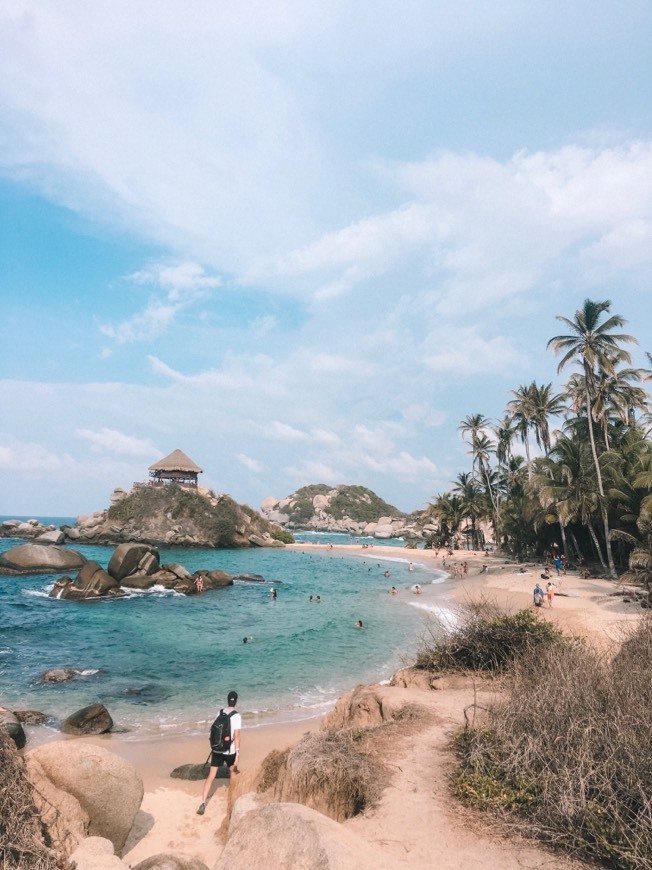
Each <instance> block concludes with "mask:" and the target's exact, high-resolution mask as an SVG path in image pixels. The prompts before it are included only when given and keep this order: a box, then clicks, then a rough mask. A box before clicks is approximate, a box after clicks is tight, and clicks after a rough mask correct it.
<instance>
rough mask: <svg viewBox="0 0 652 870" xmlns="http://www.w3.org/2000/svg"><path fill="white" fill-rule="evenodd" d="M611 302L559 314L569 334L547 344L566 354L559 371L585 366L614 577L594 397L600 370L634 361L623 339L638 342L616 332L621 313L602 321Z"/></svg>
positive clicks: (608, 370)
mask: <svg viewBox="0 0 652 870" xmlns="http://www.w3.org/2000/svg"><path fill="white" fill-rule="evenodd" d="M610 308H611V302H610V301H609V300H605V301H604V302H593V301H592V300H591V299H586V300H585V301H584V305H583V307H582V308H581V309H579V310H578V311H576V312H575V318H574V320H569V319H568V318H567V317H563V316H562V315H557V320H560V321H561V322H562V323H564V324H565V325H566V326H567V327H568V328H569V329H570V333H569V334H566V335H557V336H555V337H554V338H551V339H550V341H549V342H548V347H551V348H552V350H553V352H554V353H555V354H557V353H560V352H563V354H564V356H563V357H562V359H561V362H560V363H559V365H558V367H557V371H558V372H560V371H561V370H562V369H563V368H564V367H565V366H566V364H567V363H569V362H575V363H578V364H579V365H581V366H582V370H583V374H584V389H585V401H586V416H587V420H588V430H589V440H590V443H591V454H592V456H593V463H594V465H595V473H596V477H597V482H598V491H599V493H600V498H601V510H602V520H603V525H604V534H605V541H606V551H607V561H608V563H609V573H610V575H611V576H612V577H613V578H615V577H616V569H615V566H614V561H613V554H612V552H611V541H610V535H609V516H608V513H607V503H606V498H605V492H604V485H603V482H602V473H601V470H600V462H599V459H598V451H597V448H596V444H595V433H594V431H593V405H592V402H593V397H594V395H595V392H596V383H597V379H598V377H599V375H600V372H606V373H608V374H612V373H613V372H614V370H615V363H616V362H625V361H626V362H628V363H631V357H630V355H629V353H628V352H627V351H625V350H623V348H622V347H621V346H620V345H621V343H623V342H636V339H635V338H634V337H633V336H631V335H626V334H624V333H617V334H614V333H613V330H614V329H620V328H621V327H622V326H623V325H624V323H625V321H624V319H623V318H622V317H621V316H620V315H618V314H612V315H611V317H608V318H607V319H606V320H605V321H604V322H602V323H601V322H600V320H601V318H602V315H603V314H606V313H608V312H609V309H610Z"/></svg>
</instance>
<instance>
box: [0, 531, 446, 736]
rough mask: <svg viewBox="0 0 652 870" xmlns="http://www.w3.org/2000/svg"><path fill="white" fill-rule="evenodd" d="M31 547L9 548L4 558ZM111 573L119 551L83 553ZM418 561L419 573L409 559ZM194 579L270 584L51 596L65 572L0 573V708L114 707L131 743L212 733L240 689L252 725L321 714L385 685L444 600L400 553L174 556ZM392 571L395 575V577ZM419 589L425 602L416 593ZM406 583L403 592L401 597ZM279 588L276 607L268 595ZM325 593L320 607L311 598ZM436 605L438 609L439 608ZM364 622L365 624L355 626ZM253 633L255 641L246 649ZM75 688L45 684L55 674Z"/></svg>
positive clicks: (191, 552) (428, 576)
mask: <svg viewBox="0 0 652 870" xmlns="http://www.w3.org/2000/svg"><path fill="white" fill-rule="evenodd" d="M19 543H22V542H21V541H17V540H3V541H0V552H3V551H5V550H7V549H9V548H10V547H12V546H16V545H17V544H19ZM79 549H80V550H81V552H83V554H84V555H85V556H86V557H87V558H88V559H95V560H96V561H98V562H99V563H100V564H101V565H103V566H106V565H107V564H108V560H109V558H110V556H111V554H112V552H113V548H112V547H99V546H84V547H80V548H79ZM411 559H413V560H414V571H412V572H410V571H409V562H410V560H411ZM161 561H162V562H179V563H180V564H182V565H184V566H185V567H187V568H188V569H189V570H190V571H195V570H198V569H205V570H209V569H223V570H225V571H228V572H230V573H232V574H240V573H255V574H260V575H262V576H263V577H265V579H266V582H265V583H251V582H244V581H239V582H236V583H235V585H234V586H231V587H226V588H224V589H220V590H216V591H213V592H206V593H203V594H202V595H198V596H191V597H186V596H183V595H178V594H176V593H173V592H171V591H166V590H163V589H154V590H151V591H147V592H140V591H135V590H134V591H133V592H131V593H130V594H129V596H128V597H127V598H124V599H119V600H112V601H95V602H72V601H58V600H55V599H51V598H48V597H47V593H48V591H49V589H50V588H51V586H52V583H53V582H54V579H55V576H56V575H28V576H23V577H0V704H2V705H3V706H6V707H9V708H10V709H37V710H41V711H43V712H45V713H47V714H49V715H52V716H53V717H55V718H62V717H65V716H67V715H68V714H70V713H71V712H73V711H74V710H76V709H78V708H80V707H83V706H86V705H87V704H90V703H93V702H95V701H101V702H102V703H104V704H106V706H107V707H108V709H109V710H110V712H111V714H112V716H113V718H114V720H115V721H116V723H117V724H119V725H121V726H125V727H126V728H128V729H130V731H129V737H130V739H139V738H144V737H147V738H151V737H153V736H157V735H160V736H172V735H182V734H183V735H187V736H189V735H192V734H204V733H205V731H206V728H207V725H208V723H209V722H210V721H211V720H212V718H213V715H214V711H215V707H216V706H219V704H220V703H223V701H224V699H225V697H226V693H227V692H228V691H229V690H230V689H231V688H235V689H236V690H237V691H238V692H239V694H240V704H239V707H240V709H241V710H242V712H243V714H244V717H245V720H246V721H247V723H248V724H249V725H250V726H255V725H260V724H266V723H271V722H279V721H289V720H297V719H302V718H310V717H313V716H317V715H320V714H321V713H323V712H325V711H326V710H328V709H329V708H330V707H332V705H333V703H334V701H335V699H336V698H337V697H338V695H339V694H341V692H342V691H344V690H346V689H348V688H350V687H352V686H353V685H356V684H357V683H358V682H366V681H378V680H383V679H388V678H389V677H390V676H391V674H392V673H393V672H394V671H395V670H396V669H397V668H399V667H401V666H402V665H403V664H404V663H405V661H406V659H410V657H411V656H412V655H413V654H414V651H415V649H416V646H417V643H418V639H419V637H420V636H421V634H422V632H423V630H424V627H425V623H426V621H427V620H428V619H429V617H431V615H432V613H433V612H437V610H438V609H440V605H441V604H442V600H441V590H442V587H441V585H440V584H441V583H442V582H443V580H444V579H445V575H444V574H443V573H442V572H439V571H436V570H433V569H432V568H426V567H425V566H422V565H420V564H419V563H418V553H414V552H413V551H408V550H404V549H400V548H398V547H397V548H396V556H394V555H393V554H392V555H391V556H388V555H376V554H375V553H374V552H373V549H371V550H366V549H365V550H361V549H360V547H359V546H356V547H355V548H354V547H352V553H351V556H348V554H347V555H344V556H343V555H341V554H340V553H339V552H331V551H328V550H324V549H322V548H320V549H317V548H315V551H314V552H310V547H309V545H308V546H307V547H306V550H305V551H301V550H296V549H287V550H228V551H224V550H222V551H216V550H202V549H179V548H175V549H166V550H162V551H161ZM386 570H389V571H390V573H391V576H390V577H389V578H387V577H385V576H384V572H385V571H386ZM415 582H418V583H420V584H421V586H422V588H423V594H422V595H421V596H419V598H418V600H417V599H416V596H414V595H413V594H412V593H411V591H410V588H411V586H412V585H413V584H414V583H415ZM391 585H396V586H397V587H398V588H399V590H400V592H399V595H398V596H391V595H389V594H388V590H389V588H390V587H391ZM272 586H273V587H274V588H275V589H276V590H277V595H278V597H277V598H276V599H273V598H272V597H271V594H270V589H271V587H272ZM310 595H313V596H317V595H320V596H321V598H322V602H321V604H316V603H312V604H311V603H309V596H310ZM438 602H439V603H438ZM358 619H361V620H362V621H363V624H364V630H363V631H359V630H356V629H355V627H354V624H355V621H356V620H358ZM243 637H248V638H252V639H251V640H250V641H249V642H248V643H246V644H245V643H243ZM58 667H72V668H77V669H79V670H80V671H81V672H82V673H81V674H80V675H79V676H78V677H77V678H76V679H75V680H73V681H70V682H67V683H62V684H42V683H40V682H39V676H40V674H42V673H43V671H45V670H48V669H50V668H58Z"/></svg>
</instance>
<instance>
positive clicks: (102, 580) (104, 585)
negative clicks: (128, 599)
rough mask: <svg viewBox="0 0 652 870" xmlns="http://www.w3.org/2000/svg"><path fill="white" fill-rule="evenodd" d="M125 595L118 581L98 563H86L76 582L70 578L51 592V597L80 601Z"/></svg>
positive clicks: (62, 580) (65, 579)
mask: <svg viewBox="0 0 652 870" xmlns="http://www.w3.org/2000/svg"><path fill="white" fill-rule="evenodd" d="M123 594H124V593H123V592H122V589H121V588H120V584H119V583H118V581H117V580H115V579H114V578H113V577H111V575H110V574H108V573H107V572H106V571H105V570H104V568H102V566H101V565H100V564H99V563H98V562H86V564H85V565H83V566H82V569H81V571H80V572H79V574H78V575H77V577H76V579H75V580H70V578H69V577H64V578H62V579H61V580H58V581H57V582H56V583H55V584H54V587H53V588H52V591H51V592H50V597H51V598H67V599H72V600H80V599H85V598H106V597H107V596H110V597H115V596H118V595H123Z"/></svg>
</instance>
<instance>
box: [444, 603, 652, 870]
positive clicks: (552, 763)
mask: <svg viewBox="0 0 652 870" xmlns="http://www.w3.org/2000/svg"><path fill="white" fill-rule="evenodd" d="M651 651H652V621H650V619H649V618H648V619H647V620H646V621H645V622H644V623H642V625H641V626H640V628H639V629H638V630H637V631H636V632H635V633H634V634H632V635H631V636H630V637H629V638H628V639H627V640H626V641H625V643H623V645H622V647H621V649H620V651H619V652H618V653H617V655H615V656H614V657H613V658H609V657H608V656H606V655H603V656H600V655H597V654H596V653H595V651H594V650H591V649H589V648H588V647H587V646H586V645H584V644H582V643H574V644H568V645H567V646H566V648H565V650H564V653H563V655H560V654H559V650H558V649H555V648H554V647H544V648H542V649H539V650H538V651H537V652H536V653H535V652H534V651H533V650H529V651H528V652H527V653H526V654H525V655H524V656H522V657H521V658H520V659H518V660H516V661H515V662H514V666H513V668H512V677H513V684H512V687H511V691H510V693H509V697H508V698H507V700H506V701H504V702H503V703H501V704H499V705H496V706H495V707H494V708H493V709H492V710H491V712H490V721H489V724H488V727H486V728H484V729H483V730H470V729H469V730H468V731H467V732H465V733H464V734H463V735H461V736H459V737H458V738H457V741H456V745H457V749H458V751H459V753H460V757H461V770H460V771H459V773H458V774H457V775H456V777H455V781H454V788H455V790H456V792H457V793H458V794H459V795H460V796H461V797H462V798H463V799H464V800H465V801H467V802H469V803H471V804H474V805H476V806H481V807H485V808H493V809H497V810H500V811H502V812H511V813H516V815H517V816H518V817H520V818H522V819H524V826H523V827H524V831H525V832H530V833H533V834H535V835H537V836H539V837H540V838H542V839H544V840H546V841H548V842H550V843H556V844H558V845H561V846H563V847H565V848H567V849H568V850H572V851H573V852H576V853H579V854H581V855H583V856H584V857H586V858H589V859H592V860H598V861H602V862H604V863H605V864H607V865H608V866H610V867H614V868H619V870H643V868H647V870H649V868H652V789H651V788H650V783H652V729H651V728H650V710H651V709H652V706H651V702H652V658H651V657H650V652H651Z"/></svg>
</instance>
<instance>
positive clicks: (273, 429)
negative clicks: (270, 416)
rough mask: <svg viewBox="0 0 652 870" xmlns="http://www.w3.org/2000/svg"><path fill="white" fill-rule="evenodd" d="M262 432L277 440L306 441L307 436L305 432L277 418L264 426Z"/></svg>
mask: <svg viewBox="0 0 652 870" xmlns="http://www.w3.org/2000/svg"><path fill="white" fill-rule="evenodd" d="M264 434H265V435H266V436H268V437H270V438H277V439H278V440H279V441H290V442H291V441H306V440H307V439H308V438H309V435H308V434H307V432H302V431H301V430H300V429H296V428H295V427H294V426H289V425H288V424H287V423H281V422H280V421H279V420H272V421H271V422H270V423H269V424H266V425H265V426H264Z"/></svg>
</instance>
